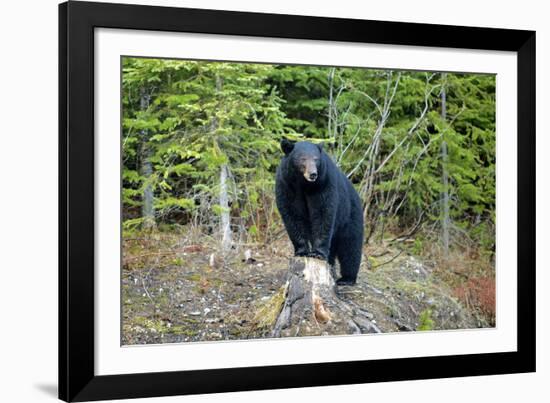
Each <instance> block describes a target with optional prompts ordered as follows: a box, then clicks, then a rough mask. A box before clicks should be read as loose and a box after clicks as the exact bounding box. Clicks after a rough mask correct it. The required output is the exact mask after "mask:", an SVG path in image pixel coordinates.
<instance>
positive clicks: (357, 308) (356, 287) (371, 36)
mask: <svg viewBox="0 0 550 403" xmlns="http://www.w3.org/2000/svg"><path fill="white" fill-rule="evenodd" d="M59 49H60V50H59V150H60V152H59V156H60V157H59V158H60V160H59V165H60V179H59V181H60V185H59V192H60V193H59V203H60V205H59V213H60V214H59V216H60V218H59V220H60V221H59V229H60V241H59V397H60V399H62V400H65V401H89V400H101V399H121V398H135V397H148V396H167V395H178V394H197V393H214V392H228V391H243V390H258V389H275V388H293V387H307V386H320V385H337V384H351V383H366V382H383V381H397V380H412V379H428V378H441V377H458V376H474V375H489V374H504V373H519V372H532V371H535V33H534V32H532V31H518V30H509V29H493V28H477V27H458V26H443V25H431V24H414V23H398V22H382V21H365V20H353V19H334V18H319V17H307V16H292V15H274V14H258V13H243V12H229V11H215V10H199V9H184V8H169V7H153V6H141V5H121V4H108V3H86V2H80V1H79V2H68V3H63V4H61V5H60V6H59Z"/></svg>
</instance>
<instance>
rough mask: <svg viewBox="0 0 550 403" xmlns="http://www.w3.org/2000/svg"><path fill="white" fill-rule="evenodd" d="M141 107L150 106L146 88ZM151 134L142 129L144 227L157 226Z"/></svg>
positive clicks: (142, 92) (142, 93) (144, 109)
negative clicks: (152, 181) (152, 182)
mask: <svg viewBox="0 0 550 403" xmlns="http://www.w3.org/2000/svg"><path fill="white" fill-rule="evenodd" d="M140 97H141V98H140V108H141V110H142V111H146V110H147V109H148V108H149V100H150V96H149V94H147V91H146V89H145V88H142V89H141V94H140ZM148 142H149V136H148V131H147V129H144V130H142V131H141V144H142V145H141V174H142V175H143V177H145V182H146V185H145V188H144V189H143V203H142V206H141V216H142V217H143V227H144V228H153V227H154V226H155V210H154V205H153V186H152V184H151V175H152V174H153V165H152V164H151V148H150V147H149V144H148Z"/></svg>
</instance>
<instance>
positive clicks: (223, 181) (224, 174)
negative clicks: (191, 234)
mask: <svg viewBox="0 0 550 403" xmlns="http://www.w3.org/2000/svg"><path fill="white" fill-rule="evenodd" d="M222 86H223V79H222V78H221V77H220V76H219V75H216V95H218V96H219V94H220V93H221V91H222ZM218 108H221V105H218ZM211 129H212V132H213V133H215V132H216V131H217V130H218V129H219V121H218V119H217V117H214V119H213V121H212V128H211ZM228 178H229V167H228V165H227V163H224V164H222V165H221V166H220V193H219V202H220V207H221V215H220V232H221V247H222V254H223V255H224V256H225V255H226V254H227V252H229V251H230V250H231V245H232V236H231V215H230V210H229V192H228V186H227V181H228Z"/></svg>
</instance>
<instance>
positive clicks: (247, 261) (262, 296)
mask: <svg viewBox="0 0 550 403" xmlns="http://www.w3.org/2000/svg"><path fill="white" fill-rule="evenodd" d="M290 256H291V245H290V243H289V241H288V240H287V239H286V237H284V236H283V237H280V238H279V239H278V240H277V241H275V242H271V243H270V244H269V245H267V246H258V245H241V246H240V247H239V248H238V249H236V250H234V251H233V252H232V253H231V255H230V256H228V257H227V258H226V259H225V262H223V261H222V259H221V257H220V255H219V253H218V251H217V250H216V243H215V242H214V241H213V240H211V239H201V242H196V240H195V242H191V241H190V240H189V237H182V236H181V235H180V234H177V233H157V232H155V233H149V234H143V233H141V234H139V236H135V237H132V236H127V237H125V239H124V241H123V268H122V272H121V276H122V317H123V320H122V335H121V337H122V344H124V345H134V344H149V343H155V344H158V343H178V342H197V341H215V340H235V339H251V338H263V337H270V331H271V326H272V325H273V323H272V316H273V315H272V313H273V312H271V313H270V307H271V306H278V305H276V304H275V302H274V301H277V300H280V298H281V295H282V294H281V292H282V287H283V286H284V284H285V279H286V273H287V268H288V259H289V257H290ZM338 293H339V296H340V297H341V298H342V299H344V300H346V301H348V302H350V303H351V304H356V305H357V306H358V307H360V308H361V309H363V310H365V311H367V312H368V313H369V319H371V321H372V322H373V323H375V324H376V326H377V327H378V328H379V329H380V330H381V331H382V332H400V331H415V330H441V329H466V328H476V327H484V326H486V324H485V323H483V322H482V321H479V319H477V318H476V317H474V316H473V315H472V314H471V313H470V312H469V311H468V310H466V309H465V308H464V307H463V306H462V305H461V304H460V303H459V302H458V301H457V300H456V299H455V298H454V297H453V296H452V293H451V291H450V290H449V288H448V287H447V286H446V284H445V283H444V282H442V281H440V280H438V278H437V276H435V275H434V274H433V267H430V265H429V264H427V263H425V262H422V261H421V260H420V259H419V258H418V257H415V256H412V255H409V254H408V253H406V252H404V251H400V250H399V249H397V248H395V247H389V246H387V245H380V244H379V245H373V246H369V247H365V249H364V258H363V261H362V267H361V270H360V272H359V278H358V282H357V284H356V285H355V286H353V287H339V289H338Z"/></svg>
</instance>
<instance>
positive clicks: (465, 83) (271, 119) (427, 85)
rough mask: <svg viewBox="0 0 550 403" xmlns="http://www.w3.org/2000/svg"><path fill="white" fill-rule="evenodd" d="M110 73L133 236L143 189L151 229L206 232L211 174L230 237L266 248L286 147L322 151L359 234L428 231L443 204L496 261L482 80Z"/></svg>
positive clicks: (151, 64) (212, 199)
mask: <svg viewBox="0 0 550 403" xmlns="http://www.w3.org/2000/svg"><path fill="white" fill-rule="evenodd" d="M122 70H123V71H122V86H123V91H122V103H123V116H122V133H123V138H122V155H123V173H122V186H123V190H122V200H123V211H124V217H125V220H126V223H125V225H127V226H129V227H132V226H136V225H140V223H141V222H142V221H139V219H140V215H141V211H140V208H141V206H142V204H143V193H144V191H145V189H147V188H151V189H152V191H153V194H154V209H155V213H156V219H157V220H158V221H159V222H166V223H170V222H178V223H181V224H185V223H189V222H193V223H195V224H199V225H206V226H208V227H211V226H212V225H214V224H216V222H217V220H219V216H220V215H221V214H222V213H227V212H228V211H227V209H223V208H222V207H221V206H220V205H219V200H218V196H219V192H220V179H219V178H220V168H221V166H222V165H223V166H227V167H228V173H229V177H228V193H229V195H228V196H229V204H230V208H229V210H230V211H229V213H230V214H231V219H232V224H233V225H234V226H236V227H237V228H240V229H242V230H243V231H244V233H245V234H247V236H250V237H252V238H253V239H258V240H260V239H263V240H265V239H267V235H266V233H270V231H276V229H277V228H280V217H279V216H278V214H277V211H276V208H274V205H273V203H274V200H273V187H274V174H275V169H276V167H277V165H278V163H279V160H280V156H281V152H280V150H279V142H280V140H281V138H282V137H283V136H284V137H287V138H290V139H294V140H302V139H307V140H309V141H312V142H315V143H323V144H324V148H325V150H327V152H328V153H329V154H331V156H332V157H333V158H334V160H335V161H336V162H337V164H338V165H339V166H340V167H341V169H342V170H343V171H344V172H345V173H347V174H348V176H349V177H350V179H351V180H352V182H353V184H354V185H355V187H356V188H357V190H358V191H359V194H360V196H361V198H362V200H363V204H364V207H365V216H366V218H367V225H368V226H373V225H376V223H381V222H392V223H394V222H395V223H397V225H400V226H410V225H412V224H413V223H415V222H416V221H417V220H418V219H427V220H429V221H430V222H432V223H434V224H436V225H437V223H438V222H439V221H440V220H441V208H440V200H441V194H442V192H444V191H447V192H448V193H449V200H450V215H451V220H452V222H453V224H454V226H455V227H456V228H458V229H459V230H461V231H466V232H468V233H469V234H470V235H471V236H472V237H474V238H475V239H479V243H480V245H482V246H483V248H487V249H491V248H494V241H491V240H492V239H493V240H494V212H495V183H496V182H495V158H496V149H495V145H496V139H495V77H494V76H493V75H482V74H451V73H447V74H445V75H442V74H439V73H424V72H405V71H403V72H392V71H385V70H374V69H360V68H343V67H338V68H331V67H316V66H284V65H269V64H251V63H224V62H199V61H186V60H165V59H162V60H161V59H147V58H132V57H124V58H123V59H122ZM442 88H444V89H445V93H446V111H447V113H446V117H445V118H443V117H442V115H441V96H440V95H441V90H442ZM443 142H445V144H446V146H447V150H448V156H447V158H446V159H445V160H443V159H442V157H441V147H442V143H443ZM147 160H148V161H149V162H150V163H151V165H152V173H151V174H147V175H145V174H144V162H145V161H147ZM444 170H445V171H446V172H447V173H448V176H449V184H448V188H447V189H444V188H443V183H442V172H443V171H444ZM380 212H384V214H385V215H386V216H387V218H388V220H387V221H383V220H379V219H378V218H377V217H378V215H379V214H380ZM415 247H417V248H420V247H422V245H415Z"/></svg>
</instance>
